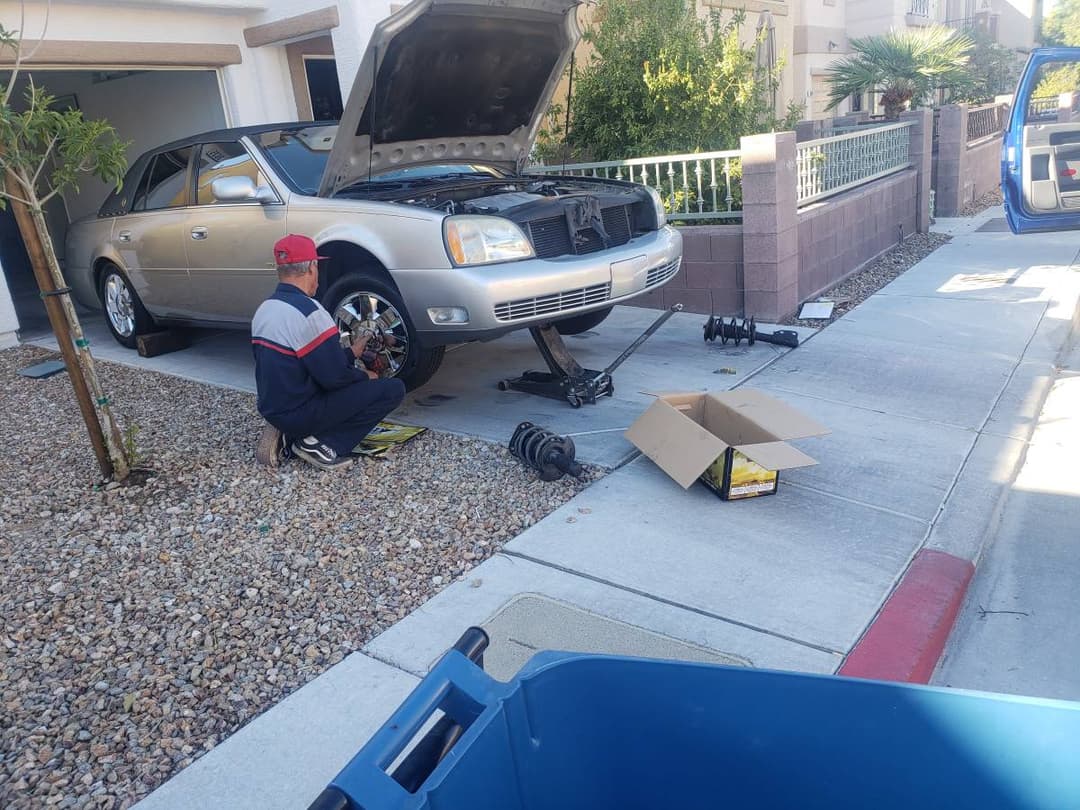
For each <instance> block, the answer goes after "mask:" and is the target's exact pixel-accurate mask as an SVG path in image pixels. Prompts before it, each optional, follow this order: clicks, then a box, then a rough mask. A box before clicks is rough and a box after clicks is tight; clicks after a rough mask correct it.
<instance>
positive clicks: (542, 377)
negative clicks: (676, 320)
mask: <svg viewBox="0 0 1080 810" xmlns="http://www.w3.org/2000/svg"><path fill="white" fill-rule="evenodd" d="M682 308H683V306H682V304H673V305H672V306H671V309H669V310H668V311H667V312H665V313H664V314H663V315H661V316H660V317H659V318H657V319H656V320H655V321H654V322H653V324H652V326H650V327H649V328H648V329H646V330H645V331H644V332H643V333H642V334H641V336H640V337H639V338H638V339H637V340H635V341H634V342H633V343H631V344H630V345H629V346H627V347H626V349H625V350H624V351H623V353H622V354H620V355H619V356H618V357H616V358H615V362H613V363H612V364H611V365H609V366H608V367H607V368H605V369H604V370H603V371H595V370H593V369H591V368H582V367H581V365H580V364H579V363H578V361H577V360H575V359H574V356H573V355H572V354H570V350H569V349H567V348H566V344H565V343H563V339H562V335H560V334H559V332H558V330H557V329H556V328H555V326H554V325H553V324H546V325H544V326H534V327H532V328H531V329H530V330H529V334H531V335H532V339H533V341H534V342H535V343H536V348H538V349H539V350H540V356H541V357H543V358H544V362H545V363H547V366H548V368H549V369H551V371H550V372H547V371H526V372H525V373H524V374H522V375H521V376H520V377H514V378H513V379H512V380H500V381H499V390H500V391H522V392H524V393H526V394H536V395H537V396H541V397H549V398H550V399H565V400H566V401H567V402H569V403H570V407H571V408H580V407H581V406H582V405H583V404H585V403H589V404H590V405H595V404H596V400H597V397H610V396H612V395H613V394H614V393H615V383H614V381H613V380H612V379H611V374H612V372H614V371H615V369H617V368H618V367H619V366H621V365H622V364H623V362H624V361H625V360H626V358H627V357H629V356H630V355H632V354H633V353H634V352H636V351H637V350H638V348H639V347H640V346H641V344H642V343H644V342H645V341H646V340H648V339H649V338H650V337H651V336H652V334H653V333H654V332H655V331H656V330H657V329H659V328H660V327H661V326H663V325H664V322H665V321H666V320H667V319H668V318H670V317H671V316H672V315H674V314H675V313H676V312H681V311H682Z"/></svg>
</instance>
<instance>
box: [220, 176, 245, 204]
mask: <svg viewBox="0 0 1080 810" xmlns="http://www.w3.org/2000/svg"><path fill="white" fill-rule="evenodd" d="M210 193H211V194H213V195H214V199H215V200H217V201H218V202H249V201H254V200H255V194H256V189H255V181H254V180H252V179H251V178H250V177H219V178H217V179H216V180H214V182H212V183H211V184H210Z"/></svg>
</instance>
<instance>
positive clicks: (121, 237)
mask: <svg viewBox="0 0 1080 810" xmlns="http://www.w3.org/2000/svg"><path fill="white" fill-rule="evenodd" d="M116 238H117V240H118V241H120V242H130V241H131V231H120V233H118V234H117V235H116Z"/></svg>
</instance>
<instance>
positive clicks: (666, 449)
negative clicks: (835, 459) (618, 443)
mask: <svg viewBox="0 0 1080 810" xmlns="http://www.w3.org/2000/svg"><path fill="white" fill-rule="evenodd" d="M828 432H829V429H828V428H827V427H825V426H824V425H821V424H819V423H818V422H815V421H814V420H813V419H811V418H810V417H808V416H805V415H804V414H802V413H800V412H799V411H797V410H795V409H794V408H792V407H791V406H790V405H788V404H786V403H784V402H781V401H780V400H778V399H774V398H773V397H770V396H769V395H768V394H765V393H763V392H761V391H757V390H754V389H752V388H737V389H735V390H734V391H721V392H719V393H696V394H659V395H657V398H656V401H655V402H654V403H653V404H652V405H650V406H649V408H648V410H646V411H645V413H643V414H642V415H641V416H640V417H639V418H638V420H637V421H636V422H634V424H633V425H631V426H630V429H629V430H627V431H626V438H627V439H628V440H630V441H631V442H632V443H633V444H634V446H635V447H637V448H638V449H639V450H641V452H642V453H644V454H645V455H647V456H648V457H649V458H651V459H652V460H653V461H654V462H655V463H656V465H657V466H658V467H660V469H662V470H663V471H664V472H666V473H667V474H668V475H669V476H671V477H672V478H673V479H675V480H676V481H677V482H678V483H679V484H681V485H682V486H683V488H684V489H689V488H690V485H691V484H693V483H694V482H695V481H697V480H698V479H701V481H702V483H704V484H705V486H707V487H708V488H709V489H711V490H712V491H713V492H715V493H716V494H717V495H718V496H720V497H721V498H723V499H724V500H725V501H729V500H737V499H741V498H753V497H756V496H758V495H772V494H773V493H775V492H776V490H777V488H778V487H779V485H780V470H791V469H794V468H796V467H809V466H811V465H813V464H817V462H816V461H814V459H812V458H810V456H808V455H806V454H805V453H803V452H802V451H801V450H797V449H796V448H794V447H792V446H791V445H790V444H788V443H787V442H788V441H789V440H791V439H803V438H807V437H809V436H823V435H825V434H826V433H828Z"/></svg>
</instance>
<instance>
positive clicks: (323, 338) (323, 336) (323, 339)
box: [296, 326, 338, 357]
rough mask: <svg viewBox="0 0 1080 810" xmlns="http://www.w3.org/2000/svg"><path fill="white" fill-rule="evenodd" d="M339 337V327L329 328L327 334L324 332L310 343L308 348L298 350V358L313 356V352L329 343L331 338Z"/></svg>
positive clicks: (303, 347)
mask: <svg viewBox="0 0 1080 810" xmlns="http://www.w3.org/2000/svg"><path fill="white" fill-rule="evenodd" d="M337 335H338V330H337V327H336V326H331V327H329V328H328V329H327V330H326V331H325V332H323V333H322V334H321V335H319V336H318V337H317V338H315V339H314V340H313V341H311V342H310V343H308V344H307V345H306V346H302V347H301V348H299V349H297V350H296V356H297V357H304V356H305V355H308V354H311V353H312V352H313V351H315V350H316V349H317V348H319V347H320V346H321V345H323V344H324V343H326V341H328V340H329V339H330V338H332V337H336V336H337Z"/></svg>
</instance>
